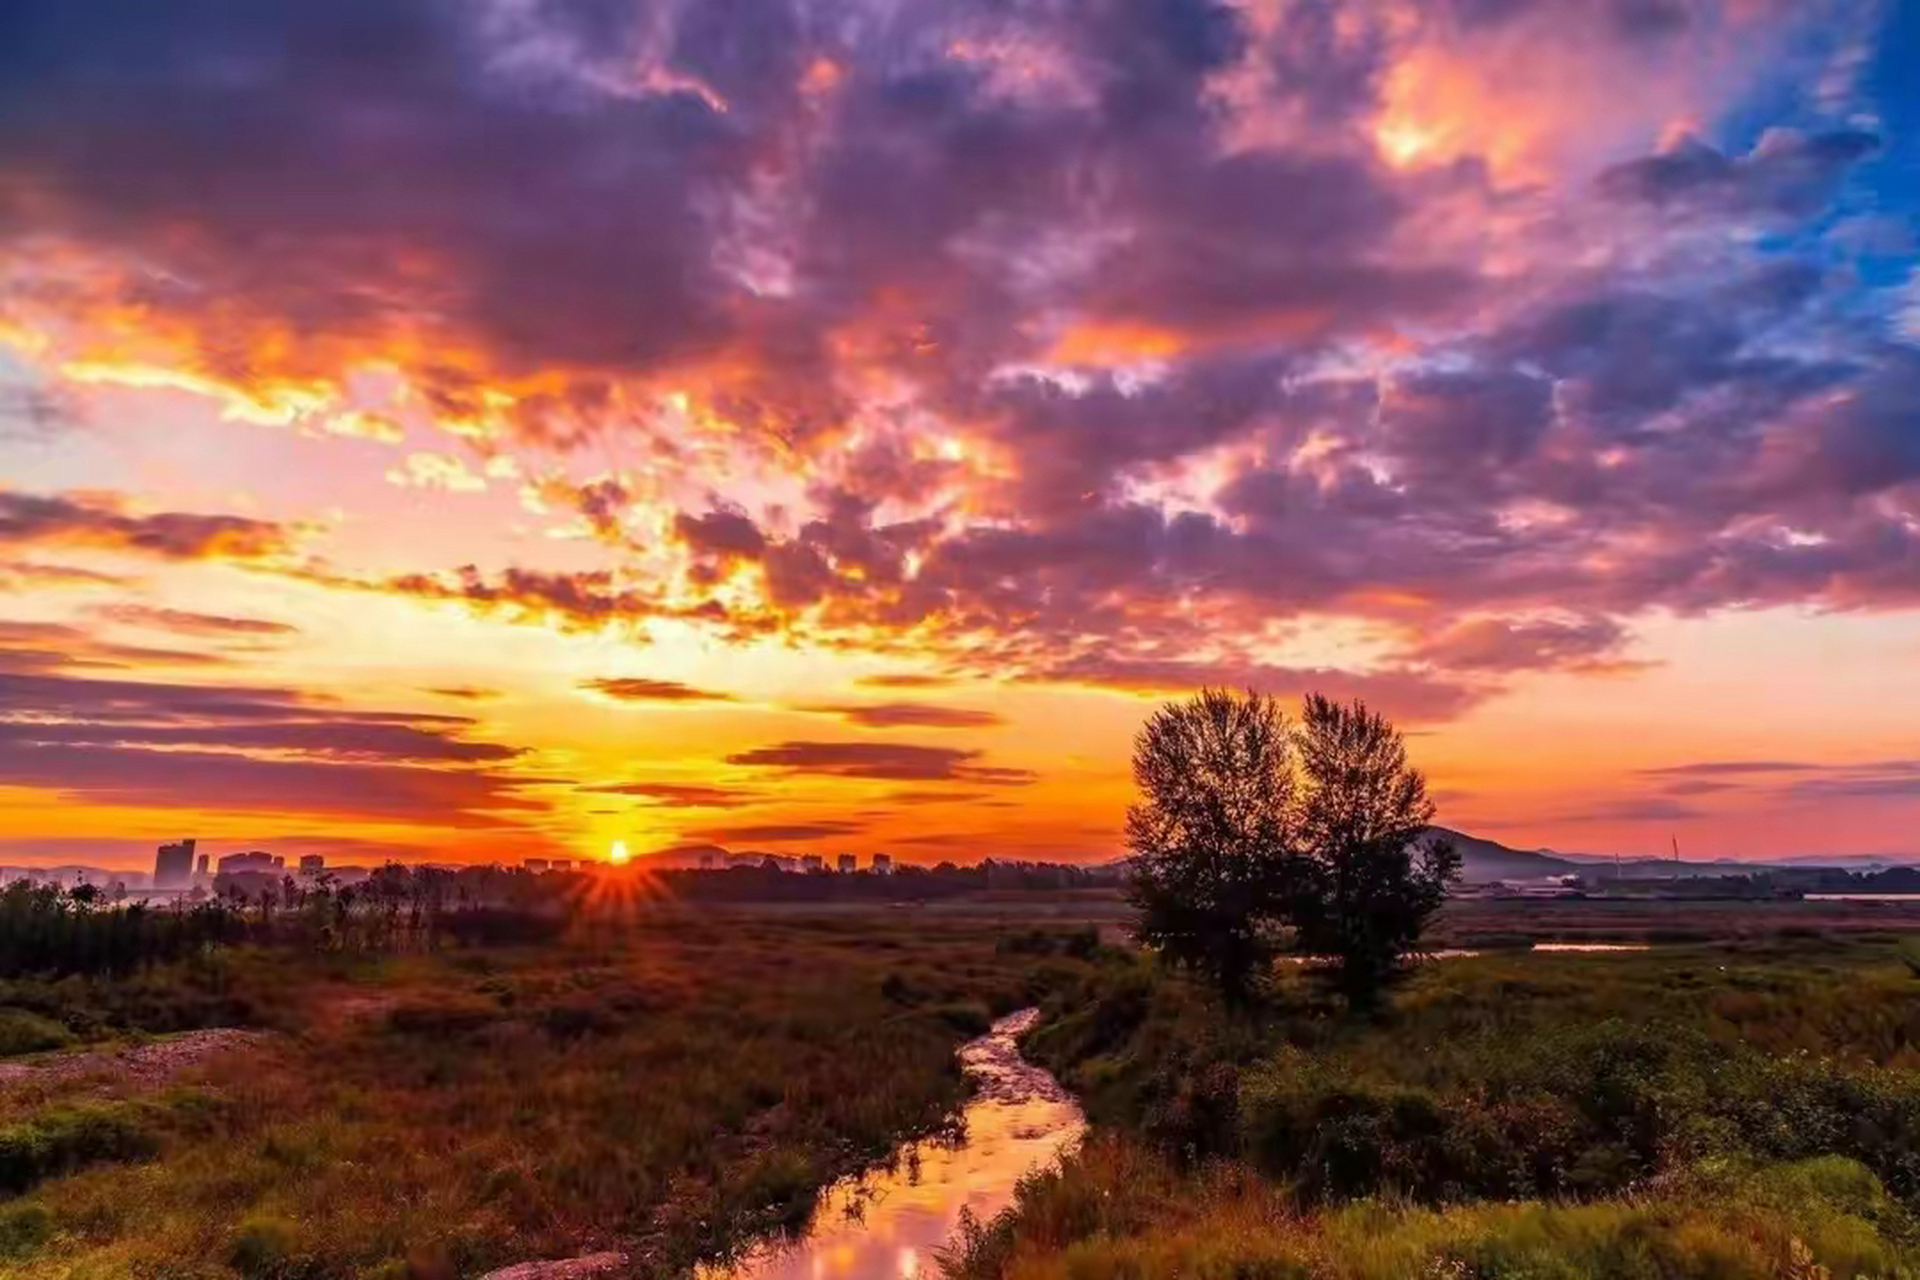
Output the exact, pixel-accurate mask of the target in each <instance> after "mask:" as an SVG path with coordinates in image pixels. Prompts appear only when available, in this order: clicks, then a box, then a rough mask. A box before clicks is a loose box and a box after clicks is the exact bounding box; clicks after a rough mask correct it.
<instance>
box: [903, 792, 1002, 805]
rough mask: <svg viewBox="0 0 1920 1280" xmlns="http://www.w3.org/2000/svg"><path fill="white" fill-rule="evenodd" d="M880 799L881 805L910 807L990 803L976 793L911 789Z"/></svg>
mask: <svg viewBox="0 0 1920 1280" xmlns="http://www.w3.org/2000/svg"><path fill="white" fill-rule="evenodd" d="M880 799H881V801H882V803H885V804H912V805H922V804H970V805H971V804H981V803H983V802H984V803H991V802H990V801H988V798H987V797H986V796H984V795H980V794H978V793H970V792H965V791H916V790H911V789H909V790H904V791H889V792H887V794H885V795H884V796H881V797H880Z"/></svg>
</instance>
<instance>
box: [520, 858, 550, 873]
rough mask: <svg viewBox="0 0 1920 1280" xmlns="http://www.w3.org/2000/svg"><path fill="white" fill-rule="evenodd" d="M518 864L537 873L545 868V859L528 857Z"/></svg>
mask: <svg viewBox="0 0 1920 1280" xmlns="http://www.w3.org/2000/svg"><path fill="white" fill-rule="evenodd" d="M520 865H521V866H523V867H525V868H526V869H527V870H529V871H531V872H534V873H535V874H536V875H537V874H539V873H540V872H542V871H545V870H546V869H547V860H546V859H545V858H528V859H526V860H525V861H524V862H522V863H521V864H520Z"/></svg>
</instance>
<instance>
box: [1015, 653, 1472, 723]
mask: <svg viewBox="0 0 1920 1280" xmlns="http://www.w3.org/2000/svg"><path fill="white" fill-rule="evenodd" d="M1042 675H1043V678H1045V679H1048V680H1059V681H1070V682H1073V683H1077V684H1091V685H1098V686H1102V687H1105V688H1112V689H1125V690H1127V691H1129V692H1134V693H1182V692H1189V691H1192V690H1194V689H1198V688H1200V687H1202V686H1205V685H1214V686H1225V687H1231V688H1252V689H1258V690H1260V691H1261V692H1263V693H1270V694H1274V695H1275V696H1279V697H1297V696H1300V695H1303V694H1307V693H1316V692H1317V693H1324V694H1326V695H1327V696H1329V697H1333V698H1345V699H1351V698H1361V699H1364V700H1366V702H1367V703H1368V704H1369V705H1371V706H1373V707H1374V708H1375V709H1377V710H1381V711H1384V712H1386V713H1387V714H1388V715H1391V716H1393V717H1395V718H1397V719H1402V720H1410V721H1428V720H1445V719H1449V718H1451V717H1452V716H1455V715H1457V714H1459V713H1460V712H1461V711H1463V710H1465V709H1466V708H1467V707H1469V706H1471V705H1473V704H1474V703H1475V702H1477V701H1479V700H1480V699H1481V698H1482V697H1484V696H1486V694H1485V691H1484V690H1482V689H1479V688H1476V687H1474V686H1471V685H1465V684H1460V683H1456V682H1453V681H1450V680H1447V679H1442V678H1438V677H1434V676H1429V675H1426V674H1423V673H1420V672H1415V671H1400V670H1383V671H1377V672H1369V673H1356V672H1350V671H1341V670H1336V669H1333V668H1319V667H1285V666H1277V665H1274V664H1271V663H1263V662H1257V661H1251V660H1227V661H1217V662H1216V661H1204V660H1189V659H1184V658H1160V659H1135V660H1129V659H1110V660H1109V659H1099V658H1087V659H1075V660H1073V661H1070V662H1066V663H1061V664H1058V665H1055V666H1053V667H1050V668H1047V669H1046V670H1045V671H1044V672H1043V673H1042Z"/></svg>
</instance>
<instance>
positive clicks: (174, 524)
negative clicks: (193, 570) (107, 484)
mask: <svg viewBox="0 0 1920 1280" xmlns="http://www.w3.org/2000/svg"><path fill="white" fill-rule="evenodd" d="M0 545H16V546H47V547H62V548H75V549H81V548H85V549H98V550H106V551H121V552H131V553H137V554H141V555H149V556H154V557H157V558H160V559H163V560H212V559H222V560H266V559H273V558H276V557H280V556H284V555H286V554H288V553H290V552H291V551H292V550H293V542H292V538H291V536H290V535H289V533H288V531H287V530H286V529H285V528H284V527H283V526H281V525H278V524H274V523H272V522H271V521H266V520H255V519H252V518H250V517H247V516H230V515H200V514H195V513H191V512H184V511H160V512H152V513H144V514H143V513H138V512H135V511H132V510H130V509H129V507H128V505H127V503H126V500H125V499H123V498H121V497H119V496H117V495H113V494H99V493H86V494H80V493H69V494H52V495H42V494H27V493H21V492H18V491H17V490H0Z"/></svg>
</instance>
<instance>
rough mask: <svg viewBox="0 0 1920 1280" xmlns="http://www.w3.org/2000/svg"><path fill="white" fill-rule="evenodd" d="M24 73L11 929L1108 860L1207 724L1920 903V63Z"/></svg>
mask: <svg viewBox="0 0 1920 1280" xmlns="http://www.w3.org/2000/svg"><path fill="white" fill-rule="evenodd" d="M40 9H41V10H42V11H40V12H31V13H22V14H20V15H18V16H9V17H5V18H0V102H3V103H4V104H5V109H4V110H3V111H0V457H3V458H4V467H0V863H6V864H14V863H17V862H19V861H21V860H22V859H23V858H25V857H27V856H32V857H33V858H35V859H37V860H43V861H46V862H50V863H82V862H86V863H100V864H101V865H109V866H122V865H124V866H127V867H129V868H132V867H137V866H151V865H152V861H153V857H154V849H155V846H156V845H157V844H159V843H160V842H161V841H162V840H172V839H175V838H179V834H180V833H186V834H190V835H193V836H195V837H196V838H197V839H198V840H199V848H201V849H203V850H209V851H217V852H216V860H217V857H218V853H219V852H232V851H237V850H242V849H251V848H259V849H266V850H271V851H272V852H274V853H278V854H282V855H284V856H286V857H287V858H288V859H289V861H290V862H293V861H297V858H298V857H299V856H300V855H303V854H309V853H324V854H326V855H327V856H328V857H329V859H330V860H331V859H333V858H336V857H337V858H338V859H339V860H341V861H345V862H354V863H372V864H377V863H379V862H381V861H383V860H385V859H386V858H389V857H393V858H401V859H404V860H408V861H435V862H459V861H475V862H486V861H501V862H511V863H518V862H519V861H520V860H521V859H523V858H526V857H545V858H566V859H582V858H586V859H596V860H604V859H606V858H607V857H608V856H609V853H610V851H611V850H612V849H613V848H614V847H615V842H624V846H625V847H626V848H628V849H630V850H631V852H632V853H633V854H634V855H635V856H636V857H640V856H643V855H645V854H646V853H648V852H649V851H652V850H655V849H660V848H665V847H670V846H676V845H684V844H696V843H712V844H718V845H724V846H727V847H730V848H734V849H763V850H769V851H772V852H777V853H779V854H782V855H783V856H792V857H795V858H799V857H802V856H805V855H813V854H817V855H824V856H825V857H826V859H827V862H828V865H834V858H835V856H836V855H838V854H840V853H842V852H847V851H854V852H858V853H859V854H860V856H861V858H862V861H863V862H864V861H865V860H866V858H867V857H868V856H869V855H870V854H871V853H874V852H886V853H889V854H891V855H892V857H893V858H894V859H896V860H899V861H912V862H923V863H929V864H931V863H937V862H940V861H943V860H953V861H958V862H973V861H978V860H980V859H984V858H1002V859H1028V860H1048V861H1087V862H1101V861H1106V860H1109V859H1111V858H1113V857H1116V856H1118V855H1119V854H1121V853H1122V852H1123V848H1122V830H1121V828H1122V819H1123V814H1124V811H1125V807H1126V805H1127V803H1128V801H1129V800H1130V799H1131V797H1132V791H1133V787H1132V782H1131V779H1130V776H1129V773H1128V755H1129V749H1130V745H1131V739H1132V735H1133V733H1134V731H1135V729H1136V728H1137V727H1138V725H1139V723H1140V721H1141V720H1142V719H1143V718H1144V716H1145V715H1146V714H1147V713H1148V712H1149V711H1150V710H1151V708H1152V707H1153V706H1154V705H1155V704H1156V702H1158V701H1160V700H1163V699H1166V698H1170V697H1175V696H1180V695H1184V694H1186V693H1189V692H1191V691H1192V690H1193V689H1194V688H1197V687H1198V686H1200V685H1203V684H1210V683H1211V684H1228V685H1252V686H1255V687H1258V688H1261V689H1264V690H1267V691H1270V692H1274V693H1276V694H1280V695H1282V696H1284V697H1286V698H1288V699H1289V700H1294V699H1297V697H1298V695H1300V694H1301V693H1303V692H1305V691H1307V690H1310V689H1319V690H1323V691H1325V692H1327V693H1329V694H1332V695H1335V696H1340V697H1363V698H1365V699H1367V700H1368V702H1369V703H1370V704H1372V705H1374V706H1376V707H1378V708H1379V709H1381V710H1383V711H1385V712H1386V713H1387V714H1389V715H1390V716H1392V717H1394V718H1395V720H1396V721H1397V722H1398V723H1399V724H1400V725H1401V726H1402V727H1403V728H1404V729H1405V730H1406V731H1407V732H1408V734H1409V747H1410V750H1411V753H1412V755H1413V758H1414V760H1415V762H1416V763H1417V764H1418V765H1420V766H1421V767H1422V768H1423V769H1424V770H1425V771H1426V772H1427V774H1428V777H1429V780H1430V782H1431V785H1432V787H1433V790H1434V793H1435V797H1436V799H1437V801H1438V803H1439V814H1438V819H1437V820H1438V821H1439V822H1440V823H1442V824H1444V825H1446V826H1449V827H1452V828H1456V829H1459V830H1462V831H1465V832H1469V833H1471V834H1473V835H1476V836H1484V837H1487V838H1489V839H1494V840H1498V841H1500V842H1502V843H1504V844H1507V845H1511V846H1514V847H1518V848H1535V847H1542V846H1545V847H1551V848H1555V849H1559V850H1564V851H1579V852H1594V853H1612V852H1620V853H1622V854H1626V855H1635V854H1664V852H1665V851H1666V850H1667V848H1668V845H1669V842H1670V840H1673V839H1676V838H1677V840H1678V842H1679V845H1680V846H1681V847H1682V848H1683V849H1684V850H1685V851H1686V855H1687V857H1688V859H1689V860H1698V861H1707V860H1711V859H1715V858H1722V857H1738V858H1747V859H1752V860H1766V859H1782V858H1787V857H1791V856H1795V855H1848V854H1857V855H1880V856H1900V855H1913V856H1920V842H1915V841H1913V840H1912V839H1911V837H1909V836H1908V835H1907V834H1906V833H1907V832H1909V831H1910V830H1912V829H1913V827H1914V824H1915V820H1916V819H1920V742H1917V741H1916V730H1915V728H1914V726H1913V723H1912V720H1913V717H1912V708H1913V707H1915V706H1920V271H1917V269H1916V263H1917V262H1920V225H1917V224H1916V212H1917V211H1920V94H1916V92H1915V90H1914V88H1913V86H1912V84H1911V83H1910V79H1911V68H1912V67H1913V66H1914V65H1916V64H1920V15H1917V14H1916V12H1915V11H1914V9H1913V7H1912V6H1901V5H1898V4H1893V3H1866V2H1864V0H1859V2H1850V3H1843V2H1838V0H1818V2H1816V3H1800V4H1788V3H1784V2H1783V0H1737V2H1736V0H1725V2H1724V3H1709V2H1708V0H1692V2H1685V3H1683V2H1682V0H1579V2H1578V3H1568V4H1553V5H1548V4H1542V3H1537V2H1529V0H1449V2H1448V3H1443V4H1436V5H1426V6H1414V5H1407V4H1402V3H1387V2H1385V0H1382V2H1381V3H1363V4H1351V5H1329V4H1320V3H1310V2H1306V0H1297V2H1294V3H1286V2H1282V0H1273V2H1271V3H1269V2H1268V0H1258V2H1255V0H1249V2H1248V3H1244V4H1235V5H1228V4H1214V3H1208V2H1204V0H1164V2H1161V3H1154V4H1139V5H1128V4H1121V3H1117V2H1116V3H1111V4H1109V3H1100V4H1093V5H1087V6H1066V7H1049V6H1045V5H1034V6H1025V5H1012V6H1006V5H993V4H987V3H984V0H962V2H961V3H957V4H942V5H933V4H927V3H920V2H919V0H908V2H907V3H903V4H892V5H879V4H867V3H855V4H851V5H847V6H843V7H837V8H836V9H835V10H834V11H833V12H831V13H829V12H827V11H825V10H823V9H821V8H819V7H816V6H809V5H806V4H804V3H800V2H799V0H793V2H792V3H780V2H779V0H769V2H768V3H765V4H739V5H732V4H724V5H717V6H714V7H713V9H712V13H713V14H716V15H717V14H720V13H721V11H723V10H724V16H723V17H720V18H718V20H714V19H713V18H711V17H706V16H703V15H706V14H708V12H709V11H708V9H707V8H706V7H704V6H699V5H675V4H658V5H654V4H634V5H631V6H616V5H597V4H590V3H567V2H558V3H554V4H551V5H546V4H543V5H537V6H517V5H509V4H501V5H489V6H481V7H478V8H469V7H465V6H444V5H437V4H431V3H426V2H425V0H407V2H405V3H399V4H391V3H380V4H374V3H369V2H366V0H348V2H347V3H345V4H341V3H332V4H328V5H320V4H317V3H310V2H308V0H298V2H295V3H288V4H280V5H272V6H243V7H241V8H239V9H235V8H234V7H232V6H225V5H220V4H214V3H209V2H204V0H190V2H189V3H186V4H184V5H179V6H166V7H165V12H164V14H163V13H161V12H159V11H158V10H155V9H154V8H153V7H152V6H148V5H142V4H135V3H131V0H109V2H108V3H104V4H95V5H90V6H85V7H84V9H85V11H84V12H82V11H81V10H80V9H78V8H74V7H70V6H69V7H54V6H41V7H40ZM1903 77H1904V78H1903Z"/></svg>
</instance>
